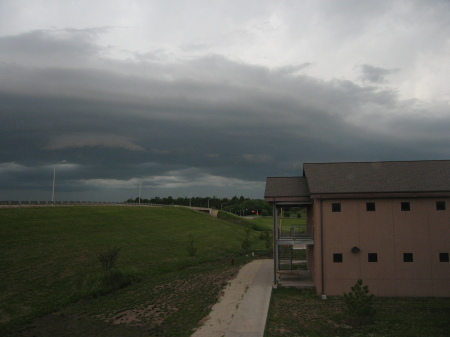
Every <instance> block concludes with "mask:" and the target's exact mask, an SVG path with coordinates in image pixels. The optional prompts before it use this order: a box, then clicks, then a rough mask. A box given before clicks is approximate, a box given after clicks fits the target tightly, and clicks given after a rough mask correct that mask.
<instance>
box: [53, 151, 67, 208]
mask: <svg viewBox="0 0 450 337" xmlns="http://www.w3.org/2000/svg"><path fill="white" fill-rule="evenodd" d="M65 162H66V161H65V160H62V161H60V162H58V163H56V164H55V166H53V186H52V204H54V203H55V180H56V166H57V165H58V164H62V163H65Z"/></svg>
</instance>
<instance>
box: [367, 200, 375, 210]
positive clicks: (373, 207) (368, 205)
mask: <svg viewBox="0 0 450 337" xmlns="http://www.w3.org/2000/svg"><path fill="white" fill-rule="evenodd" d="M366 211H367V212H375V203H374V202H366Z"/></svg>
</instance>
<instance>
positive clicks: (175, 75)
mask: <svg viewBox="0 0 450 337" xmlns="http://www.w3.org/2000/svg"><path fill="white" fill-rule="evenodd" d="M18 3H19V4H18V5H16V4H15V2H5V3H2V4H1V5H0V13H5V10H6V9H8V10H9V11H10V13H12V15H11V16H12V17H14V16H16V17H17V18H24V17H27V15H28V14H27V13H28V11H30V10H31V9H33V8H34V10H35V12H34V13H36V15H35V16H36V17H33V19H32V20H31V21H30V22H28V23H27V24H25V23H22V21H21V20H18V21H14V22H13V21H11V20H10V19H9V18H6V17H5V16H3V15H1V14H0V22H3V23H2V24H0V33H1V32H3V34H0V46H1V48H0V74H2V76H1V77H0V102H1V105H0V143H1V144H2V150H1V151H0V172H1V173H2V174H1V175H0V185H1V188H0V199H4V200H5V199H19V198H20V199H33V198H34V199H39V200H45V199H48V198H49V191H50V190H51V182H52V175H53V167H54V166H55V165H56V163H58V162H60V161H61V160H63V159H64V160H67V164H66V165H57V166H56V167H57V168H56V170H57V172H58V175H57V177H58V178H57V181H58V184H57V186H58V192H59V194H57V195H58V196H59V197H60V198H70V199H95V198H97V199H101V200H125V199H127V198H128V197H135V196H136V195H137V191H138V188H139V186H140V185H141V186H144V191H145V192H146V193H148V194H149V195H145V196H144V197H153V196H156V195H159V196H167V195H172V196H186V195H189V194H191V195H192V196H195V195H199V196H200V195H210V196H212V195H216V196H233V195H241V194H242V195H245V196H248V197H253V198H261V197H262V193H263V189H264V181H265V178H266V177H267V176H289V175H300V174H301V172H302V171H301V169H302V164H303V163H304V162H324V161H361V160H363V161H366V160H367V161H371V160H420V159H448V158H449V155H450V148H449V146H448V144H450V134H449V132H448V130H450V105H449V96H448V91H447V90H444V89H443V88H442V85H446V88H448V87H449V83H448V81H449V80H448V76H445V72H446V71H448V70H450V66H449V61H448V58H447V56H448V52H449V48H450V44H449V37H448V34H445V33H444V31H447V32H448V31H449V30H448V29H447V30H445V29H446V28H450V27H449V20H448V18H447V16H444V15H443V14H442V13H443V10H446V9H450V5H449V4H448V3H447V2H445V1H442V2H440V1H436V2H435V5H434V6H430V5H427V4H425V3H422V2H414V1H408V2H407V1H404V2H403V1H399V2H396V3H395V4H393V3H392V2H390V1H386V2H383V1H381V2H377V4H372V3H370V5H368V4H362V3H361V2H360V1H344V2H339V6H340V7H339V8H336V6H337V3H335V2H333V1H320V2H316V1H311V2H308V1H307V2H302V4H292V3H290V4H287V3H284V2H280V3H278V4H276V5H275V4H273V3H272V2H265V1H263V2H252V1H249V2H246V6H248V8H246V6H243V7H242V6H235V5H231V4H229V3H228V2H226V3H221V2H219V3H218V4H215V5H214V6H213V5H212V6H206V5H204V4H203V3H201V2H194V3H192V6H193V7H192V6H187V5H186V4H185V3H184V2H174V3H176V4H177V7H176V9H177V11H176V12H173V11H172V10H173V9H174V8H173V7H171V5H168V4H160V3H159V2H158V3H157V2H140V1H135V2H133V4H130V5H129V6H126V7H123V5H114V4H112V5H106V3H104V2H89V3H87V2H86V3H84V2H80V7H77V8H75V9H74V10H73V11H72V12H70V8H69V7H67V6H68V5H61V4H60V3H59V2H52V1H49V2H48V3H49V4H51V5H52V6H50V8H51V9H50V12H52V13H53V12H54V11H60V12H61V13H62V14H61V15H62V16H63V17H64V18H66V20H65V21H64V22H65V23H64V22H61V21H60V20H62V19H61V17H60V16H58V17H56V16H55V17H53V16H51V17H48V15H49V14H48V13H47V14H45V12H43V11H42V8H40V7H38V8H35V7H34V5H33V6H31V7H33V8H28V7H27V8H21V7H20V6H19V5H20V1H18ZM92 3H93V4H96V5H97V6H102V8H103V9H104V10H105V15H104V16H102V18H101V19H98V21H96V19H95V16H94V15H90V14H85V15H84V14H83V15H81V16H79V15H78V16H77V13H78V11H81V9H86V8H92V6H94V5H93V4H92ZM147 3H148V4H147ZM258 4H262V5H260V6H257V5H258ZM186 6H187V7H186ZM2 7H3V8H2ZM25 7H26V6H25ZM137 9H139V10H137ZM447 12H448V11H447ZM83 13H85V12H83ZM86 13H88V12H86ZM187 13H190V14H192V17H189V16H188V17H189V19H186V14H187ZM193 13H196V14H193ZM181 14H183V15H181ZM172 15H173V16H174V17H171V16H172ZM407 15H409V17H408V20H407ZM44 17H46V18H47V19H48V20H49V21H50V23H49V24H45V20H43V18H44ZM169 17H170V20H169V22H166V21H164V19H165V20H168V18H169ZM151 18H154V19H155V22H153V21H151V20H150V21H148V20H149V19H151ZM156 18H157V19H156ZM200 18H206V21H205V22H202V23H198V21H200V20H199V19H200ZM296 18H297V19H296ZM411 18H412V19H411ZM2 19H4V20H6V21H3V20H2ZM177 19H179V20H180V22H177ZM300 19H301V20H300ZM17 22H19V23H20V24H18V23H17ZM148 22H150V23H148ZM414 22H417V23H414ZM157 23H160V24H161V26H160V27H159V29H158V32H160V36H158V34H156V30H155V25H156V24H157ZM169 23H171V24H172V25H170V24H169ZM207 27H208V28H210V29H205V28H207ZM165 29H166V30H165ZM426 35H428V36H427V38H425V36H426ZM400 47H401V48H400ZM376 50H377V53H376V54H374V51H376ZM331 51H333V52H331ZM447 73H448V72H447ZM70 165H71V166H70Z"/></svg>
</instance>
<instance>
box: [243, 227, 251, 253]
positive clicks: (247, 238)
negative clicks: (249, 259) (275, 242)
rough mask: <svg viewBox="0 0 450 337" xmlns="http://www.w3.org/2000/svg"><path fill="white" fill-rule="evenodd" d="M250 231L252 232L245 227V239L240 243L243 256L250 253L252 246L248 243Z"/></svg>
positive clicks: (249, 228)
mask: <svg viewBox="0 0 450 337" xmlns="http://www.w3.org/2000/svg"><path fill="white" fill-rule="evenodd" d="M251 231H252V228H251V227H250V226H249V227H245V239H244V241H242V244H241V247H242V250H243V251H244V254H247V253H248V252H250V247H251V246H252V244H251V242H250V232H251Z"/></svg>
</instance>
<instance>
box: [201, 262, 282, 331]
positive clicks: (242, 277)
mask: <svg viewBox="0 0 450 337" xmlns="http://www.w3.org/2000/svg"><path fill="white" fill-rule="evenodd" d="M272 282H273V260H255V261H252V262H250V263H248V264H246V265H245V266H244V267H242V268H241V270H240V271H239V273H238V275H237V276H236V278H235V279H234V280H232V281H231V282H229V284H228V286H227V287H226V288H225V290H224V294H223V296H222V297H221V298H220V299H219V302H218V303H216V304H215V305H214V307H213V308H212V311H211V313H210V315H209V319H208V320H207V321H206V322H205V324H204V325H203V326H202V327H200V328H199V329H198V330H197V331H196V332H195V333H194V334H193V335H192V337H222V336H225V337H262V336H263V335H264V328H265V325H266V318H267V311H268V309H269V303H270V296H271V294H272Z"/></svg>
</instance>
